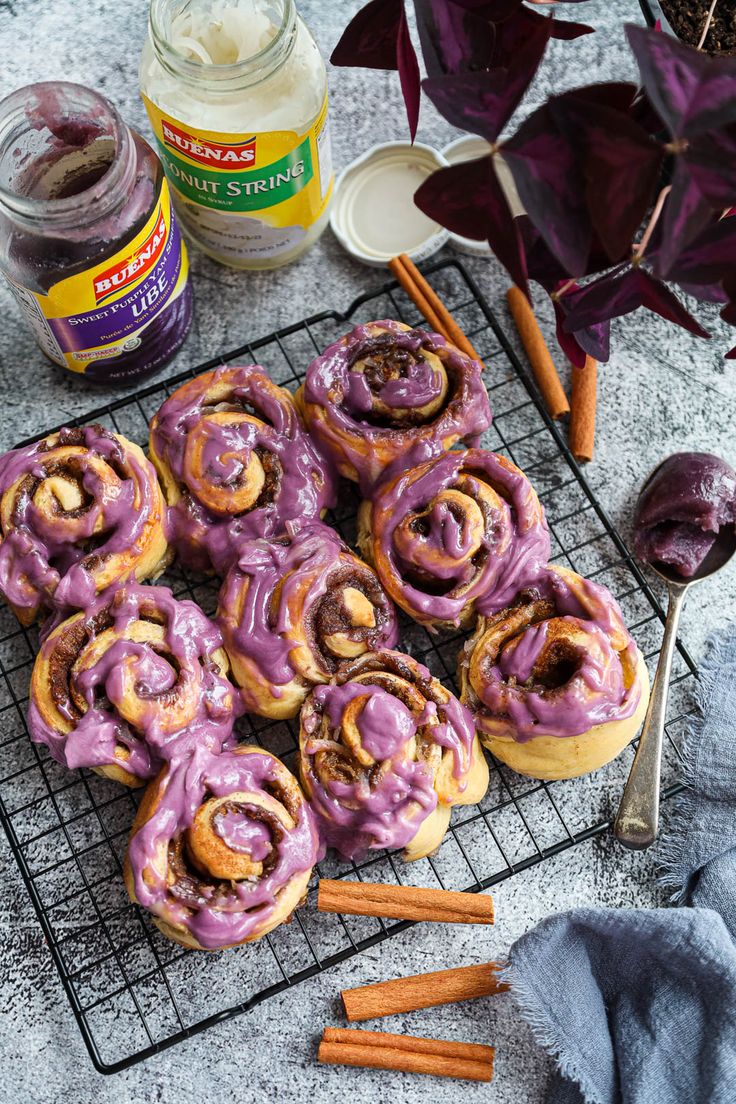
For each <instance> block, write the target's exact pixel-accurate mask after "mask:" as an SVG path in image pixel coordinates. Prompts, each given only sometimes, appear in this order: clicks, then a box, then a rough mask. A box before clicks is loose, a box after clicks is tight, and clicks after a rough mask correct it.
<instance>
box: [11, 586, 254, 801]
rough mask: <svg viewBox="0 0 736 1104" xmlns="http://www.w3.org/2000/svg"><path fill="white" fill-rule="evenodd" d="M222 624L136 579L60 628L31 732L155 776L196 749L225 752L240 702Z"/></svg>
mask: <svg viewBox="0 0 736 1104" xmlns="http://www.w3.org/2000/svg"><path fill="white" fill-rule="evenodd" d="M226 666H227V663H226V659H225V655H224V652H223V650H222V638H221V636H220V633H219V631H218V630H217V628H216V627H215V626H214V625H213V624H212V622H211V621H210V620H209V618H207V617H206V616H205V615H204V614H203V613H202V611H201V610H200V609H199V607H198V606H197V605H195V603H194V602H190V601H186V600H184V601H178V600H177V599H175V598H174V596H173V595H172V593H171V591H170V590H168V589H167V588H166V587H150V586H147V587H143V586H136V585H134V584H129V585H127V586H124V587H121V588H120V589H118V590H117V591H115V592H114V593H113V594H110V593H109V592H107V593H106V594H104V595H102V596H101V597H100V598H98V599H97V600H96V601H95V602H94V603H93V604H92V605H91V606H90V608H89V609H88V610H86V611H85V612H84V613H81V614H77V615H76V616H75V617H73V618H71V619H69V620H68V621H65V622H63V623H62V624H61V625H59V626H57V627H56V628H55V629H54V630H53V631H52V632H51V633H50V634H49V635H48V636H47V638H46V640H45V641H44V644H43V646H42V648H41V650H40V652H39V654H38V656H37V659H36V663H35V666H34V670H33V676H32V681H31V703H30V707H29V716H28V724H29V729H30V732H31V737H32V739H34V740H35V741H36V742H38V743H43V744H46V746H47V747H48V748H49V750H50V752H51V754H52V756H53V757H54V759H56V760H57V762H60V763H63V764H64V765H66V766H68V767H71V768H76V767H98V768H99V767H109V766H113V765H114V766H119V767H121V768H123V769H124V770H125V771H126V772H127V773H128V774H129V775H130V776H132V778H133V779H138V780H143V779H146V778H150V777H152V776H153V775H154V774H155V773H156V771H157V770H158V769H159V767H160V765H161V762H162V761H166V760H169V759H171V758H174V757H179V758H180V757H182V756H184V755H186V754H189V753H190V752H191V751H192V749H193V748H195V747H208V748H211V749H213V750H219V749H220V748H221V747H222V746H225V745H227V743H228V742H229V741H230V740H231V737H232V727H233V722H234V719H235V717H236V716H237V707H238V704H239V698H238V695H237V694H236V692H235V689H234V687H233V686H232V685H231V683H230V682H229V681H228V679H227V678H226V677H225V671H226Z"/></svg>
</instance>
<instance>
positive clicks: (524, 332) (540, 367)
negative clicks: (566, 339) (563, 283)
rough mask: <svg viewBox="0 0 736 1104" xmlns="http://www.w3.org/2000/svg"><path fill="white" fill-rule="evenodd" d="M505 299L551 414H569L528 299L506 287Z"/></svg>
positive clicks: (555, 371) (558, 415) (557, 376)
mask: <svg viewBox="0 0 736 1104" xmlns="http://www.w3.org/2000/svg"><path fill="white" fill-rule="evenodd" d="M506 299H507V301H508V304H509V310H510V311H511V315H512V317H513V319H514V322H515V323H516V328H517V330H518V331H519V337H520V338H521V343H522V345H523V346H524V349H525V350H526V355H527V357H528V359H529V364H530V365H531V369H532V374H533V376H534V379H535V380H536V383H537V387H538V388H539V390H540V391H541V393H542V398H543V399H544V404H545V406H546V407H547V410H548V412H549V415H550V417H551V418H555V419H556V418H561V417H562V415H563V414H569V412H570V404H569V403H568V401H567V395H566V394H565V391H564V388H563V386H562V383H561V381H560V377H559V375H558V373H557V369H556V368H555V364H554V361H553V360H552V356H551V354H550V351H549V349H548V348H547V345H546V342H545V340H544V338H543V336H542V331H541V330H540V328H539V323H538V322H537V320H536V318H535V317H534V312H533V310H532V308H531V306H530V305H529V300H528V299H527V297H526V295H524V292H523V291H521V290H520V289H519V288H518V287H511V288H509V290H508V291H507V292H506Z"/></svg>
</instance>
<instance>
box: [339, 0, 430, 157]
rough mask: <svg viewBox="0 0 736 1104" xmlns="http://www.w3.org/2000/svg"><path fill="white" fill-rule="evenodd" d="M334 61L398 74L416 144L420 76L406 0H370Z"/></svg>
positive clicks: (345, 34)
mask: <svg viewBox="0 0 736 1104" xmlns="http://www.w3.org/2000/svg"><path fill="white" fill-rule="evenodd" d="M330 61H331V62H332V64H333V65H347V66H357V67H358V68H361V69H388V70H398V72H399V78H400V80H401V91H402V94H403V96H404V103H405V104H406V114H407V118H408V120H409V130H410V133H411V140H412V142H413V141H414V137H415V135H416V132H417V124H418V122H419V99H420V75H419V63H418V61H417V55H416V52H415V50H414V46H413V45H412V41H411V36H410V34H409V27H408V24H407V22H406V12H405V11H404V0H370V3H369V4H366V6H365V7H364V8H361V10H360V11H359V12H358V14H357V15H356V16H355V17H354V18H353V19H352V20H351V21H350V23H349V24H348V25H347V27H346V28H345V30H344V31H343V34H342V37H341V39H340V41H339V42H338V44H337V46H336V47H335V49H334V50H333V51H332V56H331V58H330Z"/></svg>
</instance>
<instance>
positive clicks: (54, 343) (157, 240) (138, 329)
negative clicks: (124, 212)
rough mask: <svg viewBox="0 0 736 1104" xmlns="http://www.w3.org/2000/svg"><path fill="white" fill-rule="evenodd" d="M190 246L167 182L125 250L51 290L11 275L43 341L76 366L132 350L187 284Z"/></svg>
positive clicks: (47, 348) (59, 357)
mask: <svg viewBox="0 0 736 1104" xmlns="http://www.w3.org/2000/svg"><path fill="white" fill-rule="evenodd" d="M188 271H189V266H188V261H187V254H186V249H185V247H184V243H183V242H182V240H181V234H180V232H179V227H178V226H177V224H176V218H175V217H174V213H173V211H172V207H171V196H170V193H169V189H168V185H167V183H166V181H165V180H164V181H163V182H162V185H161V192H160V194H159V197H158V201H157V203H156V204H155V206H154V208H153V211H152V213H151V216H150V217H149V219H148V220H147V221H146V224H145V226H144V227H143V228H142V230H141V231H140V232H139V233H138V234H136V236H135V237H134V238H133V239H132V240H131V241H129V242H128V243H127V245H125V246H124V247H123V248H122V249H120V250H119V251H118V252H117V253H114V254H113V255H112V256H110V257H107V258H106V260H104V261H102V262H101V263H99V264H97V265H95V266H94V267H93V268H88V269H85V270H84V271H83V272H78V273H77V274H76V275H75V276H68V277H67V278H66V279H65V280H60V281H59V283H57V284H53V285H52V287H51V288H50V289H49V291H48V292H47V294H45V295H42V294H39V293H38V292H36V291H31V290H30V289H29V288H26V287H24V286H23V285H21V284H19V283H17V282H16V281H15V280H11V279H10V278H9V277H7V276H6V280H7V281H8V284H9V285H10V290H11V291H12V293H13V295H14V296H15V299H16V300H17V302H18V304H19V306H20V308H21V310H22V311H23V314H24V315H25V317H26V320H27V322H28V323H29V325H30V326H31V329H32V330H33V333H34V335H35V337H36V340H37V341H38V343H39V345H40V346H41V348H42V349H43V351H44V352H45V353H46V355H47V356H48V357H49V358H50V359H51V360H54V361H56V363H57V364H60V365H62V366H63V367H65V368H70V369H71V370H72V371H73V372H85V371H86V370H87V368H88V366H89V365H90V364H92V363H94V362H97V361H101V360H108V359H111V358H113V357H116V356H120V355H121V354H122V353H126V352H129V351H130V350H131V349H135V348H136V347H137V346H138V345H139V344H140V342H141V334H142V332H143V331H144V330H145V329H146V328H147V327H148V326H150V324H151V323H152V322H153V321H154V319H155V318H158V316H159V315H160V314H161V313H162V312H163V311H165V310H166V309H167V308H168V307H169V306H170V305H171V303H172V302H173V301H174V300H175V299H177V298H178V296H179V295H180V294H181V293H182V291H183V290H184V288H185V286H186V282H187V276H188Z"/></svg>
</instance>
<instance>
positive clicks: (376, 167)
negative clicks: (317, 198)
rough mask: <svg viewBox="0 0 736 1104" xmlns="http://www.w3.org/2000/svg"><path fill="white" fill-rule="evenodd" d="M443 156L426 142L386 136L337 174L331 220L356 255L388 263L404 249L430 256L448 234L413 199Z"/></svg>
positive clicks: (417, 255)
mask: <svg viewBox="0 0 736 1104" xmlns="http://www.w3.org/2000/svg"><path fill="white" fill-rule="evenodd" d="M446 165H447V162H446V161H445V159H444V157H443V156H442V154H441V153H438V152H437V150H435V149H433V148H432V147H431V146H425V145H423V144H422V143H421V142H415V143H414V145H412V144H411V143H410V142H385V143H381V144H380V145H376V146H373V147H372V148H371V149H369V150H367V152H366V153H364V154H362V155H361V156H360V157H358V158H357V159H356V160H355V161H353V162H351V164H349V165H348V166H347V167H346V168H345V169H343V171H342V172H341V173H340V176H339V177H338V179H337V183H336V184H335V194H334V198H333V203H332V214H331V216H330V226H331V227H332V230H333V233H334V234H335V237H336V238H337V240H338V241H339V242H340V244H341V245H342V246H343V248H344V249H346V250H347V252H348V253H350V254H351V255H352V256H353V257H356V258H357V259H358V260H359V261H362V262H363V263H364V264H367V265H372V266H374V267H376V268H383V267H384V265H385V264H386V262H387V261H390V260H391V258H392V257H395V256H397V254H399V253H406V254H407V255H408V256H409V257H411V258H412V260H414V261H422V260H425V259H426V258H427V257H431V256H432V254H433V253H436V252H437V250H438V249H441V247H442V246H443V245H444V244H445V242H446V241H447V239H448V237H449V234H448V231H447V230H445V228H444V227H443V226H440V225H439V223H437V222H433V221H432V219H430V218H427V216H426V215H425V214H423V213H422V211H420V210H419V208H418V207H417V206H416V205H415V203H414V192H415V191H416V190H417V188H418V187H419V185H420V184H422V183H423V181H424V180H426V178H427V177H428V176H430V175H431V174H432V173H433V172H435V170H436V169H441V168H443V167H445V166H446Z"/></svg>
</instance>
